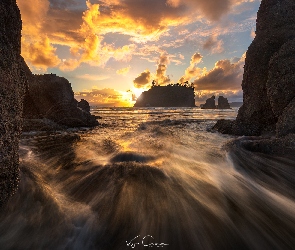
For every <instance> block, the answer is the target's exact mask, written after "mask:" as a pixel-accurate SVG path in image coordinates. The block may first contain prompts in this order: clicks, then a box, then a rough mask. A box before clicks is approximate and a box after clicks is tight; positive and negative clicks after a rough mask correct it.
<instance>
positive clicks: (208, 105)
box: [201, 96, 230, 109]
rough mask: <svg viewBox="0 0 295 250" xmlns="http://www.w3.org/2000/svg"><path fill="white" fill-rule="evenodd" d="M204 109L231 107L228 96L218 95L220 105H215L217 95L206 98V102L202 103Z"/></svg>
mask: <svg viewBox="0 0 295 250" xmlns="http://www.w3.org/2000/svg"><path fill="white" fill-rule="evenodd" d="M201 108H202V109H230V105H229V103H228V100H227V98H225V97H223V96H219V97H218V105H217V106H216V105H215V96H212V97H210V98H208V99H207V100H206V103H205V104H203V105H201Z"/></svg>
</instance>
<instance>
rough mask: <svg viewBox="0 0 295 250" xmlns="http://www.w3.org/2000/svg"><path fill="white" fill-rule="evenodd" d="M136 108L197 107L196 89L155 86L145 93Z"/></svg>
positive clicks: (137, 101) (137, 102)
mask: <svg viewBox="0 0 295 250" xmlns="http://www.w3.org/2000/svg"><path fill="white" fill-rule="evenodd" d="M134 107H195V94H194V89H193V88H190V87H186V86H177V85H173V86H172V85H168V86H154V87H152V88H151V89H149V90H148V91H145V92H143V93H142V94H141V95H140V96H139V97H138V99H137V100H136V103H135V104H134Z"/></svg>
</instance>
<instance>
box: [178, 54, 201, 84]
mask: <svg viewBox="0 0 295 250" xmlns="http://www.w3.org/2000/svg"><path fill="white" fill-rule="evenodd" d="M202 58H203V56H202V55H201V54H200V53H195V54H194V55H193V56H192V58H191V61H190V66H189V67H188V68H187V69H186V70H185V74H184V75H183V76H182V77H181V78H180V79H179V80H178V81H179V82H180V83H182V84H183V83H184V82H186V81H190V80H191V79H192V78H194V77H196V76H198V75H200V74H201V73H202V71H204V70H203V69H201V68H198V67H196V65H197V64H198V63H200V62H201V61H202Z"/></svg>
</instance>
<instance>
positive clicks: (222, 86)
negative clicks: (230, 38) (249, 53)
mask: <svg viewBox="0 0 295 250" xmlns="http://www.w3.org/2000/svg"><path fill="white" fill-rule="evenodd" d="M244 64H245V54H244V55H243V56H242V58H241V59H240V60H239V61H237V62H232V61H231V60H228V59H225V60H220V61H218V62H216V63H215V67H214V68H213V69H212V70H210V71H209V72H206V73H204V74H203V75H202V76H201V77H199V78H198V79H196V80H195V81H194V86H195V89H196V90H240V89H241V83H242V77H243V66H244Z"/></svg>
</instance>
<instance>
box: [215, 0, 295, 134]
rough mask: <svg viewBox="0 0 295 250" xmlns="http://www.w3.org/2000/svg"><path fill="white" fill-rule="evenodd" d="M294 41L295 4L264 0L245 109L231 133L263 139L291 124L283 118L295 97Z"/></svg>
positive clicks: (248, 65) (249, 60)
mask: <svg viewBox="0 0 295 250" xmlns="http://www.w3.org/2000/svg"><path fill="white" fill-rule="evenodd" d="M293 39H295V1H294V0H262V2H261V5H260V8H259V11H258V15H257V27H256V37H255V39H254V41H253V42H252V44H251V45H250V47H249V49H248V51H247V54H246V60H245V67H244V76H243V82H242V89H243V93H244V100H243V106H242V107H241V108H240V110H239V113H238V116H237V119H236V121H235V122H234V124H231V126H230V127H231V128H232V132H231V133H233V134H238V135H260V134H262V133H263V132H265V131H273V130H275V128H276V129H277V131H279V130H280V128H279V127H280V126H282V125H283V124H282V122H283V121H287V120H288V119H285V118H284V119H283V118H282V117H281V116H282V114H285V108H287V106H288V105H289V103H290V102H291V100H292V99H293V98H294V96H295V92H294V72H295V65H294V42H292V40H293ZM291 106H292V105H291ZM289 108H290V107H289ZM278 121H279V122H278ZM221 124H222V125H225V124H226V125H227V126H228V125H229V123H224V122H221V123H219V125H221ZM284 126H285V125H284ZM288 127H289V125H288ZM215 128H216V129H218V126H215ZM223 129H224V127H223ZM286 131H287V130H286ZM288 131H289V132H290V131H292V130H290V129H288ZM293 132H295V131H294V129H293ZM283 134H285V133H281V132H278V133H277V135H283Z"/></svg>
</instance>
